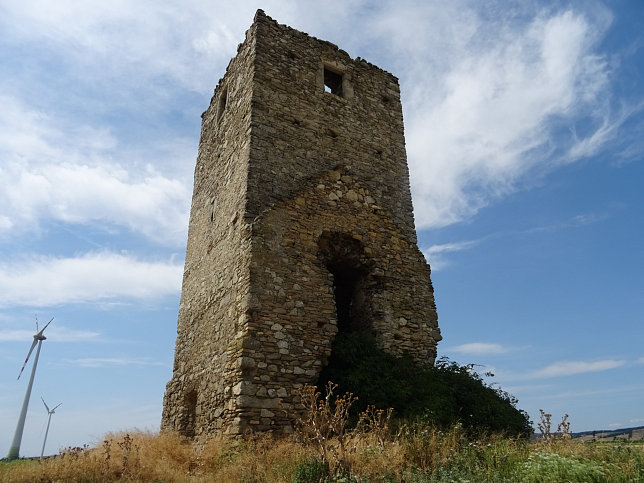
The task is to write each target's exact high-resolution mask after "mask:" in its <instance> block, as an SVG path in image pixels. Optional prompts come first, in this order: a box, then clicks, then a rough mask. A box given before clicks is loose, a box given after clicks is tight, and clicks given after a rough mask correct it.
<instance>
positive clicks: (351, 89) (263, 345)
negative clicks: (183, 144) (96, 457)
mask: <svg viewBox="0 0 644 483" xmlns="http://www.w3.org/2000/svg"><path fill="white" fill-rule="evenodd" d="M325 76H329V77H328V78H327V79H326V81H325ZM325 83H326V84H327V85H329V86H330V87H331V89H332V90H335V93H331V92H325V87H324V86H325ZM340 90H341V92H340ZM194 189H195V191H194V195H193V204H192V210H191V216H190V229H189V235H188V236H189V239H188V248H187V254H186V268H185V272H184V281H183V291H182V300H181V307H180V311H179V323H178V335H177V346H176V352H175V366H174V372H173V376H172V380H171V381H170V382H169V383H168V386H167V389H166V395H165V399H164V412H163V420H162V428H163V429H174V430H178V431H179V432H181V433H183V434H185V435H187V436H196V437H197V438H198V439H201V438H204V437H206V436H207V435H209V434H212V433H214V432H217V431H227V432H232V433H239V432H243V431H245V430H249V429H252V430H260V431H264V430H271V429H279V430H289V429H290V428H291V426H292V423H293V420H294V417H295V416H296V414H297V411H298V410H299V409H300V407H299V406H298V398H297V390H298V388H299V387H301V386H302V385H303V384H314V383H316V381H317V378H318V376H319V373H320V371H321V369H322V368H323V367H324V365H325V364H326V361H327V360H328V358H329V356H330V354H331V344H332V342H333V339H334V337H335V335H336V334H337V332H338V331H339V330H341V331H352V330H370V331H372V332H373V333H374V334H375V335H376V338H377V340H378V341H379V343H380V344H381V346H382V347H383V348H384V349H385V350H387V351H389V352H390V353H393V354H403V353H409V354H411V355H412V356H413V357H414V358H415V359H416V360H417V361H418V362H419V363H421V364H432V363H433V362H434V358H435V357H436V343H437V342H438V341H439V340H440V332H439V329H438V324H437V316H436V308H435V305H434V298H433V288H432V285H431V281H430V269H429V266H428V265H427V263H426V262H425V259H424V257H423V255H422V253H421V252H420V251H419V250H418V248H417V246H416V233H415V229H414V223H413V213H412V206H411V196H410V192H409V175H408V169H407V162H406V154H405V146H404V132H403V120H402V109H401V105H400V95H399V87H398V82H397V79H396V78H395V77H394V76H392V75H391V74H389V73H387V72H385V71H383V70H381V69H379V68H377V67H375V66H373V65H371V64H369V63H367V62H365V61H364V60H359V59H356V60H352V59H351V58H350V57H349V56H348V54H346V53H345V52H344V51H342V50H340V49H338V48H337V47H336V46H335V45H333V44H331V43H329V42H324V41H320V40H318V39H315V38H313V37H310V36H308V35H307V34H304V33H302V32H298V31H296V30H294V29H291V28H289V27H286V26H283V25H279V24H277V23H276V22H275V21H273V20H272V19H270V18H269V17H267V16H266V15H264V14H263V12H261V11H258V13H257V15H256V17H255V22H254V23H253V26H252V27H251V28H250V29H249V31H248V32H247V35H246V40H245V42H244V43H243V44H241V45H240V47H239V49H238V54H237V56H236V57H235V58H234V59H233V60H232V61H231V63H230V64H229V66H228V69H227V72H226V74H225V76H224V78H223V79H222V80H221V81H220V83H219V85H218V86H217V88H216V90H215V95H214V96H213V99H212V101H211V105H210V107H209V109H208V110H207V111H206V112H205V113H204V115H203V128H202V135H201V141H200V148H199V155H198V159H197V166H196V169H195V186H194Z"/></svg>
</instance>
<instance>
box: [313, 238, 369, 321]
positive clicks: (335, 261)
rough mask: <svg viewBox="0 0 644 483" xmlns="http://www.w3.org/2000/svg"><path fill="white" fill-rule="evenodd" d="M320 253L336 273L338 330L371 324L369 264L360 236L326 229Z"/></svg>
mask: <svg viewBox="0 0 644 483" xmlns="http://www.w3.org/2000/svg"><path fill="white" fill-rule="evenodd" d="M318 246H319V248H320V257H321V258H322V261H323V262H324V264H325V266H326V268H327V270H328V271H329V273H330V274H331V276H332V283H333V296H334V301H335V308H336V315H337V323H338V332H356V331H363V330H368V329H369V328H371V321H370V317H369V314H370V307H369V297H368V294H367V290H366V287H367V283H366V282H367V280H366V279H367V276H368V273H369V267H368V263H367V260H366V258H365V256H364V249H363V247H362V243H361V242H360V240H357V239H355V238H353V237H352V236H351V235H350V234H348V233H339V232H324V233H322V235H321V236H320V239H319V241H318Z"/></svg>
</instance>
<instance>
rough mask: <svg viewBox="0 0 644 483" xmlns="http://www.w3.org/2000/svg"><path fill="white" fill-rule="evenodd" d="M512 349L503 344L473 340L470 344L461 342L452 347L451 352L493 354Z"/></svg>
mask: <svg viewBox="0 0 644 483" xmlns="http://www.w3.org/2000/svg"><path fill="white" fill-rule="evenodd" d="M510 350H511V349H510V348H508V347H505V346H503V345H501V344H495V343H489V342H471V343H469V344H461V345H457V346H455V347H452V348H450V351H451V352H456V353H459V354H464V355H471V356H483V355H493V354H505V353H506V352H509V351H510Z"/></svg>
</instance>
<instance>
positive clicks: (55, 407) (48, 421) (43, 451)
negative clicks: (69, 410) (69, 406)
mask: <svg viewBox="0 0 644 483" xmlns="http://www.w3.org/2000/svg"><path fill="white" fill-rule="evenodd" d="M40 399H42V403H43V404H44V405H45V409H47V413H49V419H48V420H47V429H46V430H45V439H44V441H43V442H42V451H41V452H40V459H42V457H43V455H44V454H45V444H47V435H48V434H49V424H50V423H51V415H52V414H54V413H55V412H56V409H57V408H58V407H59V406H60V404H62V403H60V404H58V406H54V408H53V409H49V406H47V403H46V402H45V400H44V399H43V397H42V396H40Z"/></svg>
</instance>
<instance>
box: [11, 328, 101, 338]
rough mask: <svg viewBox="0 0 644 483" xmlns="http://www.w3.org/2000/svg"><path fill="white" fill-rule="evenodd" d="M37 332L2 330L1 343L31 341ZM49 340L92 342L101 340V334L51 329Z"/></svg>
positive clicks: (48, 331) (49, 330)
mask: <svg viewBox="0 0 644 483" xmlns="http://www.w3.org/2000/svg"><path fill="white" fill-rule="evenodd" d="M34 332H35V330H32V331H29V330H24V329H19V330H2V331H0V341H3V342H13V341H21V342H23V341H30V340H31V339H32V337H33V335H34ZM46 335H47V339H48V340H50V341H56V342H92V341H98V340H100V336H101V334H100V332H94V331H89V330H73V329H67V328H65V327H53V326H52V327H51V328H49V329H48V330H47V334H46Z"/></svg>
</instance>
